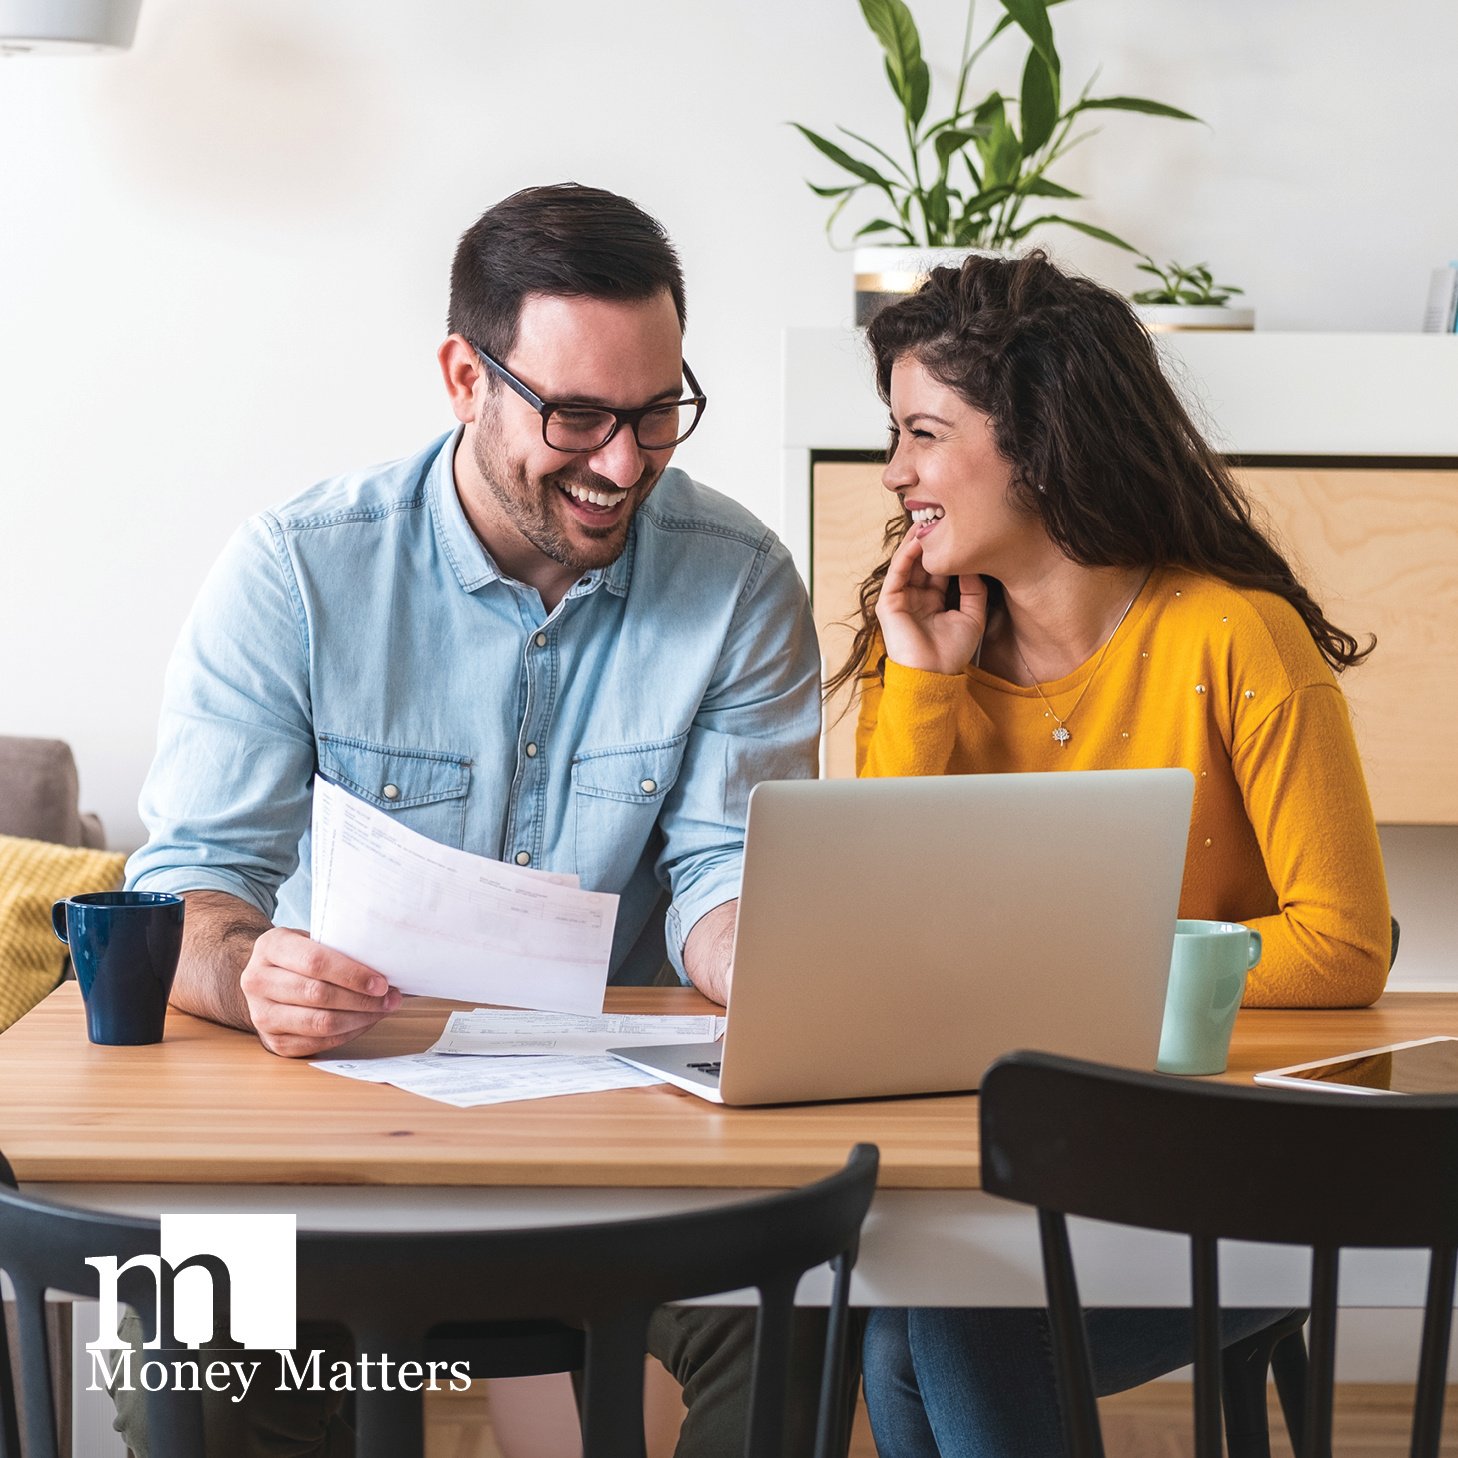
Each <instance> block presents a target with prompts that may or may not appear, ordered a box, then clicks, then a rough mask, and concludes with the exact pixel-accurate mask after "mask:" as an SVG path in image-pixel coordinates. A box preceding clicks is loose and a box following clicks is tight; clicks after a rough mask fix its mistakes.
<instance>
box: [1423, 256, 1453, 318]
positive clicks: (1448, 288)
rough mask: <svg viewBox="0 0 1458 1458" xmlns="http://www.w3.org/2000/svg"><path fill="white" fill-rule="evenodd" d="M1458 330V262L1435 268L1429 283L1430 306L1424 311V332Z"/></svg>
mask: <svg viewBox="0 0 1458 1458" xmlns="http://www.w3.org/2000/svg"><path fill="white" fill-rule="evenodd" d="M1455 331H1458V262H1453V263H1450V264H1448V265H1447V267H1445V268H1435V269H1434V270H1433V276H1432V278H1431V280H1430V281H1429V283H1428V306H1427V308H1426V309H1425V310H1424V311H1423V333H1424V334H1452V333H1454V332H1455Z"/></svg>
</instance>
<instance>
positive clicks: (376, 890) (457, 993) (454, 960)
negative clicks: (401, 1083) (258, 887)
mask: <svg viewBox="0 0 1458 1458" xmlns="http://www.w3.org/2000/svg"><path fill="white" fill-rule="evenodd" d="M312 867H313V902H312V905H311V908H310V919H309V935H310V936H311V937H312V938H313V939H314V940H315V941H316V942H320V943H322V944H323V945H324V946H326V947H333V948H334V949H335V950H336V951H340V952H343V953H345V955H346V956H350V957H353V958H354V959H355V960H356V961H358V962H363V963H364V964H365V966H367V967H373V968H374V969H375V970H376V971H378V972H382V973H384V975H385V976H386V977H388V978H389V979H390V982H391V984H392V985H393V986H395V987H398V988H399V989H400V991H401V992H409V993H419V994H422V995H424V996H427V997H449V998H454V999H456V1000H458V1001H462V1002H496V1003H505V1004H507V1005H508V1006H510V1007H526V1008H541V1009H546V1010H548V1011H551V1012H564V1013H584V1014H585V1013H597V1012H600V1011H601V1010H602V999H603V992H604V989H605V988H606V986H607V974H608V960H609V956H610V953H611V951H612V944H613V928H614V926H615V925H616V923H617V915H618V898H617V897H616V896H612V895H608V894H606V893H604V892H599V891H583V890H581V889H580V888H579V886H578V884H577V878H576V877H575V876H564V875H557V874H554V873H549V872H545V871H532V870H526V869H523V868H522V867H520V866H511V865H507V864H506V863H504V862H502V861H494V860H491V859H490V858H489V857H487V856H475V855H471V854H470V853H468V852H466V851H460V850H455V849H453V848H452V847H450V846H444V845H438V844H437V843H436V842H435V841H433V840H429V839H427V838H426V837H425V836H423V835H420V834H418V833H417V832H415V831H413V830H408V829H407V828H406V827H405V826H403V825H400V824H399V823H398V822H396V821H395V820H394V819H393V818H392V817H391V816H389V815H387V814H385V812H384V811H382V810H376V809H375V808H374V807H373V806H371V805H367V804H366V803H365V802H364V801H363V800H358V799H356V798H355V797H354V796H353V795H351V794H349V793H348V791H346V790H342V789H340V788H339V787H338V786H337V785H331V784H329V783H328V782H327V781H326V780H323V779H319V778H316V779H315V781H314V818H313V860H312Z"/></svg>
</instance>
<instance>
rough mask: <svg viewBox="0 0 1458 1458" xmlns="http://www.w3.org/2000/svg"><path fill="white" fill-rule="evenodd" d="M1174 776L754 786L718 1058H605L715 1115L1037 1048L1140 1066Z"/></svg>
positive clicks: (1168, 891) (1174, 887) (1159, 938)
mask: <svg viewBox="0 0 1458 1458" xmlns="http://www.w3.org/2000/svg"><path fill="white" fill-rule="evenodd" d="M1193 793H1194V778H1193V776H1192V775H1191V774H1190V773H1189V771H1188V770H1183V769H1161V770H1094V771H1066V772H1058V773H1052V774H985V775H947V776H938V777H932V778H922V779H873V780H798V781H787V782H780V781H773V782H768V783H765V784H762V785H759V786H757V787H756V788H755V790H754V793H753V794H752V795H751V796H750V801H749V824H748V830H747V833H746V837H745V846H744V881H743V887H742V891H741V894H740V899H739V918H738V926H737V931H736V936H735V943H734V977H733V982H732V984H731V990H730V995H729V1007H728V1022H727V1025H726V1030H725V1034H724V1037H723V1040H722V1041H721V1042H718V1043H701V1044H692V1045H677V1046H670V1047H661V1048H617V1049H614V1050H613V1052H614V1053H615V1054H616V1056H617V1057H619V1058H621V1059H623V1060H624V1061H625V1062H627V1063H631V1064H632V1065H633V1066H634V1067H636V1068H642V1069H645V1070H647V1071H648V1072H650V1073H655V1074H658V1075H659V1076H661V1077H663V1078H665V1079H667V1080H668V1081H669V1082H670V1083H674V1084H677V1085H678V1086H679V1087H680V1088H685V1089H688V1090H689V1092H691V1093H696V1094H699V1095H700V1096H701V1097H703V1098H706V1099H712V1100H713V1101H714V1102H716V1103H723V1104H771V1103H808V1102H813V1101H815V1100H822V1099H858V1098H873V1097H879V1096H884V1095H889V1094H920V1093H937V1092H946V1091H952V1090H963V1089H973V1088H976V1087H977V1085H978V1084H979V1083H980V1082H981V1079H982V1074H983V1071H984V1070H985V1069H986V1068H987V1066H988V1065H989V1064H990V1063H992V1062H993V1061H994V1060H995V1059H996V1058H998V1057H1000V1056H1001V1055H1002V1054H1004V1053H1006V1052H1009V1051H1010V1050H1012V1049H1014V1048H1041V1049H1045V1050H1047V1051H1049V1052H1054V1053H1065V1054H1070V1055H1073V1056H1077V1057H1082V1058H1093V1059H1097V1060H1099V1061H1101V1062H1106V1063H1116V1064H1121V1065H1124V1066H1127V1067H1130V1068H1145V1069H1150V1068H1153V1067H1154V1060H1155V1055H1156V1053H1157V1052H1158V1047H1159V1031H1160V1023H1161V1021H1162V1017H1163V1012H1164V991H1165V982H1166V980H1167V978H1168V975H1169V961H1170V951H1171V948H1172V946H1173V943H1174V924H1175V917H1176V915H1177V908H1178V904H1179V894H1180V882H1181V879H1182V877H1183V872H1184V863H1185V843H1186V838H1187V836H1188V834H1189V826H1190V805H1191V800H1192V797H1193Z"/></svg>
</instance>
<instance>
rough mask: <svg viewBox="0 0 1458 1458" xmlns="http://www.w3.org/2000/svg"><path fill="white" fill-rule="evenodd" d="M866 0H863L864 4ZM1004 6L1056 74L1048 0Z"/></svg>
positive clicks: (1015, 0)
mask: <svg viewBox="0 0 1458 1458" xmlns="http://www.w3.org/2000/svg"><path fill="white" fill-rule="evenodd" d="M864 3H865V0H862V4H864ZM1002 8H1003V9H1004V10H1006V11H1007V13H1008V14H1009V15H1010V16H1012V18H1013V21H1014V22H1015V23H1016V24H1017V25H1018V26H1019V27H1021V29H1022V31H1023V33H1024V34H1025V35H1026V36H1027V37H1028V39H1029V40H1030V41H1032V43H1033V49H1034V50H1035V51H1037V53H1038V54H1039V55H1040V56H1042V58H1043V59H1044V61H1046V62H1047V64H1048V69H1049V70H1050V71H1052V72H1053V74H1054V75H1055V76H1056V75H1057V74H1058V71H1059V64H1058V51H1057V48H1056V47H1055V46H1054V44H1053V24H1052V22H1051V21H1050V20H1049V19H1048V0H1002Z"/></svg>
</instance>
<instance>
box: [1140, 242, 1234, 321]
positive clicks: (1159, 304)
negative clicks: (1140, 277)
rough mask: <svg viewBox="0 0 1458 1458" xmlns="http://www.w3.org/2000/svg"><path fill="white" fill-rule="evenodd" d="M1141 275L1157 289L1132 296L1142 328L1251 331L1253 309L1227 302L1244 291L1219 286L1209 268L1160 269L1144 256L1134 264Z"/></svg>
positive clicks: (1199, 265)
mask: <svg viewBox="0 0 1458 1458" xmlns="http://www.w3.org/2000/svg"><path fill="white" fill-rule="evenodd" d="M1137 266H1138V268H1139V270H1140V272H1141V273H1152V274H1153V275H1154V276H1155V278H1157V279H1158V280H1159V286H1158V287H1157V288H1152V289H1141V290H1140V291H1139V292H1138V293H1137V294H1131V295H1130V300H1131V302H1132V303H1133V304H1134V312H1135V313H1136V314H1138V315H1139V317H1140V318H1141V319H1143V321H1144V323H1145V326H1146V327H1147V328H1149V329H1153V330H1155V331H1159V332H1162V331H1167V330H1176V329H1254V328H1255V310H1254V309H1243V308H1241V307H1240V306H1239V305H1236V306H1235V307H1233V308H1232V307H1231V305H1230V299H1231V296H1232V295H1234V294H1239V293H1243V292H1244V290H1243V289H1238V288H1235V287H1234V286H1233V285H1231V284H1218V283H1216V282H1215V278H1214V275H1213V274H1212V273H1211V272H1210V269H1209V266H1208V265H1206V264H1203V263H1197V264H1195V265H1194V266H1193V267H1190V268H1186V267H1185V265H1184V264H1182V263H1167V264H1165V265H1164V266H1163V267H1162V268H1161V267H1160V265H1159V264H1157V263H1156V262H1155V261H1154V260H1153V259H1152V258H1150V257H1149V256H1148V255H1147V254H1145V255H1144V262H1143V263H1141V264H1139V265H1137Z"/></svg>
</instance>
